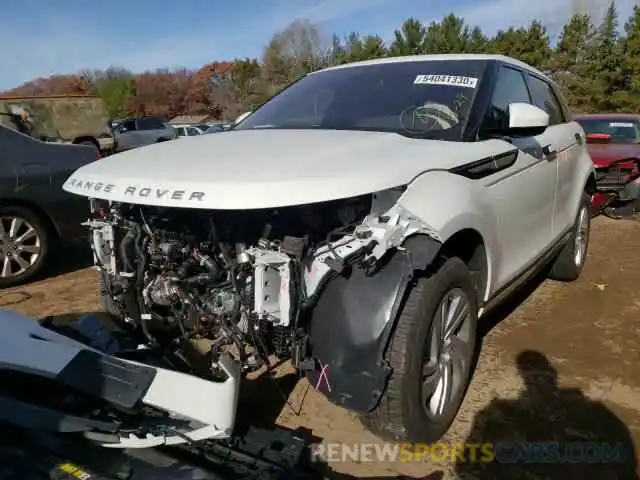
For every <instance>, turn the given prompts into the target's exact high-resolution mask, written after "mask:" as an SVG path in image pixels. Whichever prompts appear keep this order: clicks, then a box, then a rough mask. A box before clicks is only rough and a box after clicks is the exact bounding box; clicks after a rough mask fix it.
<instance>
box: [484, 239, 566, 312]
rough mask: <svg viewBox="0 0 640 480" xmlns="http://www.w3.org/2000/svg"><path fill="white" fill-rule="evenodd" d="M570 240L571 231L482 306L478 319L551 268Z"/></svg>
mask: <svg viewBox="0 0 640 480" xmlns="http://www.w3.org/2000/svg"><path fill="white" fill-rule="evenodd" d="M570 238H571V230H569V231H568V232H566V233H565V234H564V235H562V237H560V239H559V240H558V241H557V242H556V243H554V244H553V245H552V246H551V247H550V248H549V249H547V251H546V252H545V253H544V254H543V255H542V256H541V257H540V258H538V259H536V260H535V261H534V262H533V263H531V264H530V265H528V266H527V267H525V269H524V271H523V272H522V273H520V274H519V275H517V276H516V277H515V278H514V279H513V280H511V281H510V282H509V283H507V284H506V285H505V286H503V287H502V288H501V289H500V290H498V291H497V292H496V293H495V294H494V295H493V296H492V297H491V298H490V299H489V300H488V301H487V302H485V303H484V304H482V305H481V306H480V310H479V312H478V317H482V316H484V315H485V314H486V313H487V312H489V311H490V310H492V309H494V308H496V307H497V306H498V305H499V304H501V303H502V302H503V301H504V300H505V299H506V298H508V297H509V296H511V295H512V294H513V293H514V292H515V291H516V290H518V289H519V288H520V287H521V286H522V285H524V284H525V283H527V282H528V281H529V280H531V279H533V278H534V277H535V276H536V275H538V274H539V273H540V272H541V271H542V270H543V269H544V268H545V267H547V266H549V264H550V263H551V262H553V260H555V258H556V256H558V254H559V253H560V251H561V250H562V249H563V248H564V246H565V245H566V244H567V242H568V241H569V239H570Z"/></svg>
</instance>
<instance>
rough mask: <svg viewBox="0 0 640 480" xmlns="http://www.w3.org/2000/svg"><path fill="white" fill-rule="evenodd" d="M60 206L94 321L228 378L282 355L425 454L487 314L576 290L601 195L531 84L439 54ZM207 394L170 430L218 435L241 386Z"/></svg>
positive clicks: (344, 72)
mask: <svg viewBox="0 0 640 480" xmlns="http://www.w3.org/2000/svg"><path fill="white" fill-rule="evenodd" d="M187 128H192V127H187ZM64 188H65V190H67V191H69V192H72V193H76V194H79V195H83V196H86V197H89V198H90V199H91V209H92V212H93V213H92V218H91V220H90V221H89V222H88V224H89V225H90V228H91V232H92V239H93V240H92V246H93V249H94V252H95V259H96V265H97V266H98V267H99V270H100V272H101V279H102V280H101V281H102V288H101V296H102V303H103V306H104V307H105V309H106V310H107V311H109V312H111V313H112V314H113V315H114V316H115V317H116V318H119V319H120V320H121V321H122V323H128V324H132V325H138V327H139V330H140V332H142V333H143V334H144V336H146V337H147V339H149V344H150V345H154V344H156V343H158V342H160V341H161V340H162V341H164V342H165V344H166V345H167V346H168V347H167V348H169V345H171V348H175V349H177V351H179V352H181V350H180V349H181V348H183V347H181V346H182V345H184V342H183V341H184V340H185V339H187V338H197V339H198V341H202V340H203V339H207V338H208V339H209V340H208V341H209V342H210V349H209V350H208V353H207V356H206V358H207V359H208V367H209V368H210V369H211V375H215V378H218V376H219V377H221V378H231V379H232V380H236V379H237V376H238V375H239V374H238V373H237V372H240V371H242V372H248V371H251V370H253V369H256V368H260V367H262V366H264V365H265V363H266V362H267V361H268V360H267V358H268V357H269V355H271V354H273V353H275V355H276V356H278V357H280V358H281V359H287V358H288V359H291V361H292V364H293V365H294V366H295V367H296V368H298V369H299V370H300V371H302V372H305V373H306V375H307V376H308V378H309V379H310V380H311V382H312V385H314V386H315V388H316V389H317V390H319V391H321V392H322V393H324V394H325V395H326V396H327V397H328V398H329V399H330V400H331V401H332V402H334V403H336V404H337V405H340V406H342V407H344V408H347V409H350V410H352V411H354V412H357V413H359V414H360V415H361V418H362V419H363V421H364V423H365V424H366V425H368V426H369V427H370V428H371V429H372V430H373V431H375V432H376V433H378V434H380V435H381V436H383V437H390V438H393V439H396V440H404V441H411V442H427V443H431V442H433V441H436V440H438V439H439V438H440V437H441V436H442V435H443V434H444V433H445V432H446V431H447V429H448V428H449V426H450V425H451V423H452V421H453V419H454V417H455V416H456V414H457V412H458V409H459V407H460V405H461V402H462V399H463V397H464V395H465V391H466V389H467V386H468V385H469V382H470V378H471V375H472V366H473V359H474V355H475V353H476V350H475V347H476V345H477V343H476V340H477V333H476V332H477V323H478V321H479V320H481V319H482V317H483V316H484V315H485V313H486V312H487V311H489V310H490V309H491V308H493V307H494V306H496V305H499V304H501V303H502V302H503V301H504V300H505V298H507V296H508V294H509V293H511V292H513V291H514V290H515V289H516V288H518V287H519V286H521V285H522V284H523V283H524V282H525V281H526V280H527V279H529V278H531V276H532V275H533V274H534V273H536V272H539V271H541V270H542V269H545V267H549V268H548V272H549V275H550V277H551V278H553V279H556V280H561V281H572V280H575V279H577V278H578V277H579V276H580V273H581V272H582V269H583V266H584V263H585V260H586V258H587V257H586V254H587V247H588V242H589V225H590V223H589V222H590V218H589V200H590V197H591V195H592V194H593V192H594V189H595V177H594V167H593V163H592V161H591V158H590V157H589V154H588V152H587V146H586V141H585V134H584V131H583V129H582V127H581V126H580V125H579V124H578V123H576V122H574V121H572V119H571V116H570V113H569V110H568V108H567V106H566V105H565V103H564V102H563V100H562V98H561V97H560V94H559V91H558V88H557V87H556V85H555V84H554V83H553V81H552V80H551V79H549V78H548V77H547V76H546V75H544V74H543V73H542V72H540V71H538V70H536V69H534V68H532V67H530V66H529V65H526V64H524V63H522V62H519V61H516V60H513V59H511V58H507V57H503V56H493V55H433V56H405V57H399V58H385V59H378V60H371V61H364V62H358V63H352V64H347V65H341V66H337V67H332V68H328V69H325V70H321V71H317V72H314V73H311V74H308V75H306V76H305V77H304V78H302V79H300V80H299V81H297V82H295V83H294V84H292V85H291V86H289V87H288V88H286V89H285V90H284V91H282V92H280V93H279V94H278V95H276V96H274V97H273V98H271V99H270V100H269V101H267V102H266V103H264V104H263V105H262V106H261V107H259V108H258V109H257V110H256V111H255V112H252V113H249V114H247V115H243V116H241V118H239V119H238V122H237V123H236V124H235V126H234V127H233V128H232V129H231V130H229V131H228V132H226V133H225V134H224V135H203V136H201V137H200V138H196V139H193V140H192V141H189V142H168V143H164V144H161V145H154V146H150V147H147V148H144V149H140V150H135V151H131V152H128V153H123V154H121V155H117V156H115V157H113V158H108V159H105V160H98V161H97V162H93V163H91V164H89V165H87V166H84V167H82V168H80V169H78V170H77V171H75V172H74V173H73V174H72V175H71V176H70V177H69V179H68V180H67V182H66V183H65V185H64ZM167 336H169V339H174V340H175V342H174V343H171V344H169V343H167V342H168V340H167ZM158 339H161V340H158ZM178 340H180V341H178ZM230 344H233V345H235V347H236V349H234V351H237V352H238V353H239V354H238V355H237V356H236V358H235V359H234V360H233V361H234V362H235V363H234V364H235V365H237V368H233V369H231V368H225V367H224V366H223V367H222V368H221V367H220V365H221V361H222V360H221V359H224V358H228V357H225V356H224V355H225V353H224V352H227V354H228V352H231V351H232V350H231V349H229V348H228V347H229V345H230ZM227 367H228V365H227ZM194 371H195V370H194ZM229 372H231V373H229ZM233 372H236V373H233ZM194 375H195V373H194ZM211 375H210V376H209V377H206V378H205V377H198V378H199V381H201V382H204V383H203V384H202V385H203V387H204V386H206V385H208V384H209V383H211V381H212V380H211V378H210V377H211ZM216 385H217V386H219V389H220V391H226V392H227V393H226V394H225V395H222V394H221V393H217V394H216V395H218V396H213V395H212V396H211V398H210V401H208V402H204V403H203V402H202V401H201V400H199V401H194V402H191V403H189V402H182V403H180V404H179V405H178V404H177V403H176V404H175V407H174V408H176V409H177V410H176V412H174V413H176V415H178V414H179V415H183V416H184V417H186V418H188V419H190V420H192V422H193V423H197V422H201V423H202V424H204V425H210V426H212V427H211V428H212V430H216V429H217V433H207V435H218V436H219V437H222V436H224V435H226V434H227V432H228V431H230V430H231V429H232V428H233V424H234V420H235V418H234V416H235V408H234V404H233V403H231V404H230V403H224V401H225V400H224V399H231V398H235V397H234V395H233V388H235V387H234V385H236V383H235V381H231V382H229V383H228V384H225V383H220V382H219V383H216ZM163 388H165V389H166V396H167V397H171V391H172V389H175V388H178V384H177V383H176V384H175V385H172V384H171V382H168V383H166V384H164V387H163ZM193 388H194V392H195V391H196V390H200V389H198V388H197V386H194V387H193ZM202 391H205V390H202ZM233 402H235V400H234V401H233ZM159 421H164V420H159ZM167 421H168V420H167ZM172 428H174V430H176V431H177V430H178V428H180V431H179V432H177V433H175V439H174V440H175V441H181V440H180V438H183V437H185V436H186V435H190V432H189V430H188V426H184V427H175V426H174V427H172ZM164 435H166V434H164ZM153 436H154V434H153V432H149V433H147V437H145V438H139V439H136V442H138V443H137V444H136V445H138V446H145V445H147V446H148V445H149V444H151V443H152V442H155V441H161V440H157V439H154V438H153ZM182 441H184V440H182Z"/></svg>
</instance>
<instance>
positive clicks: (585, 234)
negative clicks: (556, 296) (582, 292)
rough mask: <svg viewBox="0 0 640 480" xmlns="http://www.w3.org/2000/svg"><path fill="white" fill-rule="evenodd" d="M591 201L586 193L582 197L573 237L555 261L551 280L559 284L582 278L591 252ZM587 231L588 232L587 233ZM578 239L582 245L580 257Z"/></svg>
mask: <svg viewBox="0 0 640 480" xmlns="http://www.w3.org/2000/svg"><path fill="white" fill-rule="evenodd" d="M590 206H591V199H590V197H589V195H587V194H586V193H585V194H583V196H582V201H581V203H580V209H579V210H578V214H577V215H576V221H575V223H574V225H573V230H572V232H571V236H570V238H569V240H568V241H567V243H566V245H565V246H564V247H563V248H562V250H561V251H560V253H559V254H558V256H557V257H556V258H555V260H554V261H553V264H552V266H551V269H550V271H549V278H551V279H552V280H557V281H559V282H573V281H574V280H577V279H578V278H579V277H580V274H582V269H583V268H584V264H585V262H586V260H587V252H588V250H589V234H590V231H591V215H590ZM585 229H586V231H585ZM578 239H580V242H581V243H582V247H581V248H580V251H579V255H578V241H577V240H578Z"/></svg>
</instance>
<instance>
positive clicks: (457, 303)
mask: <svg viewBox="0 0 640 480" xmlns="http://www.w3.org/2000/svg"><path fill="white" fill-rule="evenodd" d="M471 308H472V307H471V302H470V301H469V297H468V295H467V294H466V293H465V292H464V291H463V290H462V289H460V288H454V289H452V290H450V291H449V292H447V294H446V295H445V296H444V297H443V299H442V300H441V301H440V304H439V305H438V308H437V309H436V313H435V315H434V318H433V322H432V326H431V335H430V338H429V339H428V342H429V344H428V350H427V358H426V359H425V363H424V365H423V369H422V404H423V407H424V409H425V411H426V413H427V415H428V416H429V417H431V418H434V419H437V418H438V417H440V416H442V415H443V414H444V413H445V412H446V411H447V407H448V406H449V404H450V403H451V401H452V400H453V399H455V398H457V396H458V394H459V393H460V390H461V389H464V388H465V379H466V378H467V374H468V371H469V369H470V367H471V357H472V352H473V348H474V346H473V345H472V338H471V337H472V333H471V332H472V328H471V327H472V324H471V322H472V315H471Z"/></svg>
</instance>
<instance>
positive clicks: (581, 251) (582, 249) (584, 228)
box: [573, 207, 589, 267]
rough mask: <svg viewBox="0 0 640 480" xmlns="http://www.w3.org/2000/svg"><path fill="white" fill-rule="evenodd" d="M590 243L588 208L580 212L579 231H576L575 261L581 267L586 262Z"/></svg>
mask: <svg viewBox="0 0 640 480" xmlns="http://www.w3.org/2000/svg"><path fill="white" fill-rule="evenodd" d="M588 242H589V212H588V211H587V208H586V207H583V208H582V210H580V216H579V217H578V229H577V231H576V237H575V245H574V256H573V261H574V262H575V264H576V266H577V267H579V266H581V265H582V264H583V262H584V257H585V255H586V253H587V243H588Z"/></svg>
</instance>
